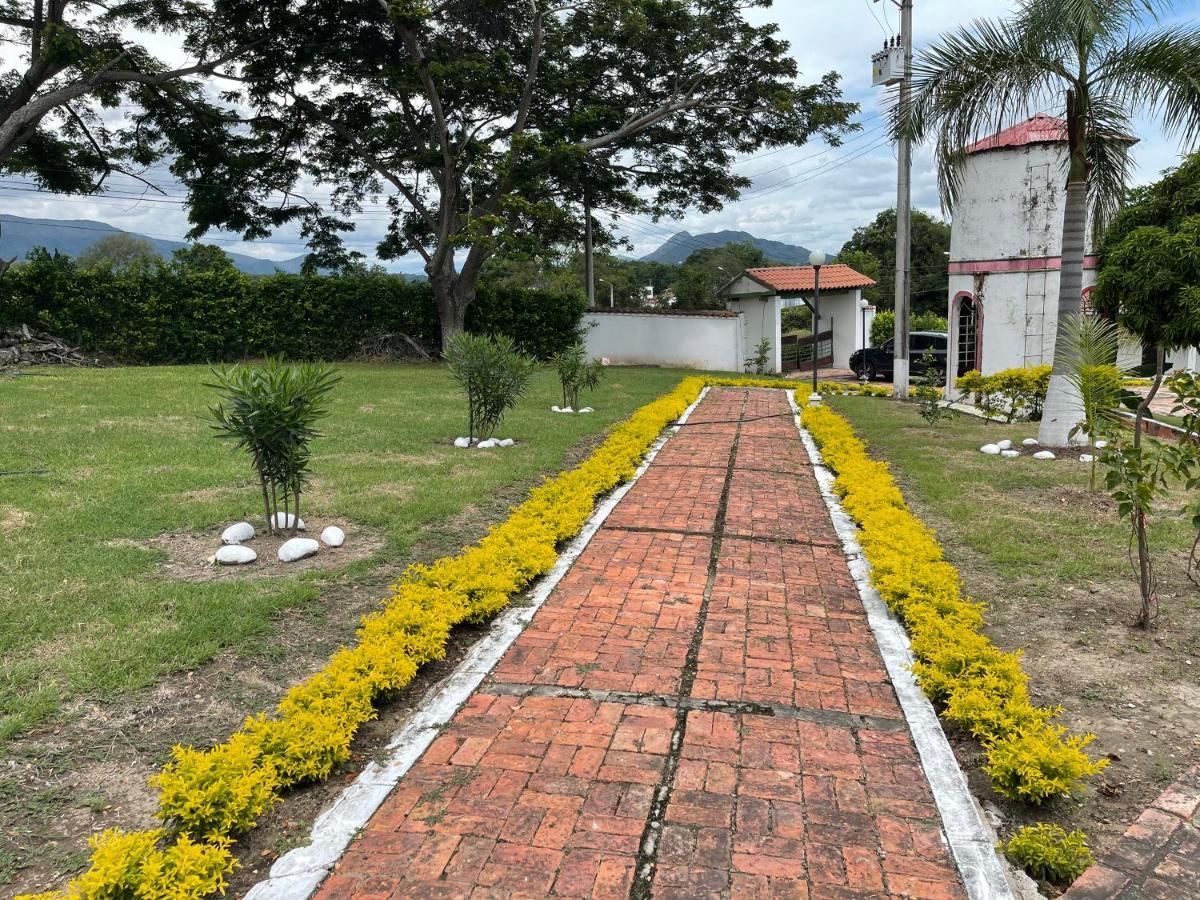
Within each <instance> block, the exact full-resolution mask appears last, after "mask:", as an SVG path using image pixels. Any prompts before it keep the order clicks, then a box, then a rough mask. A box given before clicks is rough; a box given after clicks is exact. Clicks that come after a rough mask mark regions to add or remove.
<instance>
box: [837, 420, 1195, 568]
mask: <svg viewBox="0 0 1200 900" xmlns="http://www.w3.org/2000/svg"><path fill="white" fill-rule="evenodd" d="M830 405H831V406H832V407H833V408H835V409H837V410H838V411H839V412H842V413H843V414H845V415H846V416H847V417H848V418H849V419H850V421H851V422H852V423H853V425H854V428H855V430H856V431H857V432H858V434H859V435H860V436H861V437H862V438H864V439H865V440H866V441H867V443H868V445H869V446H870V450H871V454H872V455H873V456H875V457H876V458H881V459H885V460H887V461H889V462H891V463H892V464H893V466H894V468H895V470H896V473H897V476H898V478H899V480H900V481H901V484H902V486H903V487H904V488H905V491H906V494H907V495H908V496H909V497H910V498H913V499H916V500H917V501H918V502H919V503H920V504H921V505H922V506H924V507H925V508H926V510H927V511H928V512H929V513H931V514H932V519H933V521H931V524H933V525H935V526H938V527H943V528H945V527H947V526H948V528H949V534H948V537H950V538H951V539H952V540H953V541H954V542H955V543H956V544H959V545H965V546H966V547H967V548H969V550H971V551H973V552H974V553H976V554H979V556H980V557H981V558H982V559H983V560H986V562H987V563H988V564H990V566H991V567H992V568H993V569H995V570H996V571H997V572H1002V573H1003V575H1004V577H1005V578H1007V579H1031V580H1032V581H1033V582H1035V583H1043V584H1052V583H1059V582H1068V583H1069V582H1078V581H1082V580H1086V579H1110V578H1125V577H1127V576H1128V574H1129V563H1128V560H1127V559H1126V556H1125V551H1126V545H1127V543H1128V539H1129V531H1128V529H1127V528H1126V526H1125V524H1124V523H1123V522H1121V521H1119V520H1118V519H1117V517H1116V515H1115V514H1110V512H1111V511H1110V510H1108V509H1106V508H1104V507H1105V506H1106V501H1107V498H1106V496H1105V495H1104V494H1103V493H1102V492H1101V494H1099V495H1095V496H1093V495H1091V494H1089V492H1088V466H1087V465H1086V464H1084V463H1081V462H1079V461H1078V460H1076V459H1069V460H1067V459H1063V460H1056V461H1054V462H1050V463H1047V462H1044V461H1041V460H1035V459H1029V458H1022V459H1015V460H1006V459H1002V458H1000V457H995V456H987V455H985V454H982V453H979V452H978V451H979V448H980V447H981V446H982V445H983V444H986V443H990V442H994V441H998V440H1001V439H1003V438H1009V439H1011V440H1012V441H1013V442H1014V443H1016V444H1020V442H1021V440H1022V439H1024V438H1029V437H1037V424H1036V423H1031V422H1026V423H1021V422H1017V423H1014V424H1012V425H1004V424H1002V423H991V422H985V421H983V420H982V419H978V418H975V417H973V416H967V415H958V416H956V417H954V418H953V419H950V420H949V421H946V422H942V423H940V424H939V425H938V426H937V427H936V428H932V429H931V428H930V426H928V425H927V424H925V422H924V421H923V420H922V419H921V417H920V416H919V415H918V413H917V408H916V406H915V405H910V404H898V403H890V402H880V401H879V400H878V399H876V398H870V397H834V398H832V399H831V400H830ZM1097 480H1098V482H1099V483H1100V484H1101V485H1103V472H1102V471H1099V472H1098V475H1097ZM1194 538H1195V533H1194V532H1193V531H1192V530H1191V528H1190V526H1189V525H1188V523H1186V522H1185V521H1184V520H1183V519H1182V517H1180V516H1179V515H1177V514H1176V513H1175V512H1174V511H1170V510H1166V511H1164V515H1162V516H1159V517H1158V518H1157V519H1156V520H1155V522H1154V525H1153V526H1152V539H1153V542H1154V544H1155V547H1156V548H1157V549H1158V550H1160V551H1167V552H1174V551H1183V550H1185V549H1186V548H1190V547H1191V543H1192V541H1193V540H1194Z"/></svg>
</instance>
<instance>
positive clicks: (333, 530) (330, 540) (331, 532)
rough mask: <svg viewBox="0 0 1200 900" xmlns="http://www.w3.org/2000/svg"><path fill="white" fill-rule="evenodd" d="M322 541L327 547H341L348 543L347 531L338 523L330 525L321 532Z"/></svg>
mask: <svg viewBox="0 0 1200 900" xmlns="http://www.w3.org/2000/svg"><path fill="white" fill-rule="evenodd" d="M321 543H322V544H324V545H325V546H326V547H340V546H342V544H344V543H346V532H344V531H342V529H340V528H338V527H337V526H336V525H330V526H329V527H328V528H326V529H325V530H324V531H322V532H321Z"/></svg>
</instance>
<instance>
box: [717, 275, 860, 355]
mask: <svg viewBox="0 0 1200 900" xmlns="http://www.w3.org/2000/svg"><path fill="white" fill-rule="evenodd" d="M816 281H817V278H816V270H815V269H814V268H813V267H812V266H772V267H770V268H762V269H747V270H746V271H745V272H743V273H742V274H741V275H739V276H737V277H736V278H734V279H733V281H731V282H730V283H729V284H727V285H726V286H725V287H724V288H722V289H721V296H722V297H724V298H725V306H726V308H728V309H730V310H732V311H734V312H737V313H739V314H741V317H742V327H743V328H744V335H743V340H742V343H743V346H744V347H745V348H746V355H747V356H752V355H754V353H755V351H756V349H757V347H758V345H759V342H761V341H762V339H763V338H766V339H767V341H768V343H769V346H770V351H769V352H770V362H769V363H768V370H769V371H771V372H779V373H782V372H792V371H795V370H797V369H810V368H811V359H812V350H811V346H810V345H809V344H808V343H807V342H805V341H803V340H797V339H796V338H785V337H784V336H783V319H782V313H783V310H785V309H789V308H791V307H795V306H807V307H808V308H809V309H810V310H812V308H813V305H814V301H815V297H816ZM875 283H876V282H875V281H874V280H873V279H871V278H869V277H867V276H866V275H863V274H862V273H861V272H856V271H855V270H854V269H852V268H850V267H849V266H846V265H841V264H840V263H834V264H831V265H827V266H822V267H821V311H820V317H819V318H818V319H817V320H816V321H815V322H814V331H815V332H816V333H817V335H818V340H817V346H818V351H819V352H818V360H817V364H818V365H819V366H822V367H833V368H839V369H848V368H849V367H850V356H851V355H852V354H853V353H854V351H856V350H859V349H861V348H862V347H863V346H865V345H867V344H868V343H869V342H870V337H871V322H872V321H874V319H875V307H873V306H867V307H865V308H864V307H863V305H862V303H861V301H862V292H863V288H868V287H873V286H874V285H875Z"/></svg>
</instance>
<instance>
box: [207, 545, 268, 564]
mask: <svg viewBox="0 0 1200 900" xmlns="http://www.w3.org/2000/svg"><path fill="white" fill-rule="evenodd" d="M214 558H215V559H216V561H217V562H219V563H220V564H221V565H223V566H244V565H247V564H249V563H252V562H254V561H255V560H256V559H258V554H257V553H255V552H254V550H253V548H251V547H243V546H242V545H241V544H226V545H225V546H224V547H222V548H221V549H220V550H218V551H217V555H216V556H215V557H214Z"/></svg>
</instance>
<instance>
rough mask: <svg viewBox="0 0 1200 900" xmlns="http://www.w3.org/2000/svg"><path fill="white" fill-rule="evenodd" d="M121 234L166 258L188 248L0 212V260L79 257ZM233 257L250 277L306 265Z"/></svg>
mask: <svg viewBox="0 0 1200 900" xmlns="http://www.w3.org/2000/svg"><path fill="white" fill-rule="evenodd" d="M121 233H124V234H131V235H133V236H134V237H136V238H139V239H140V240H143V241H145V242H146V243H148V244H149V245H150V246H151V247H153V248H154V251H155V252H156V253H158V254H159V255H160V256H162V257H163V258H164V259H170V257H171V254H172V253H173V252H175V251H176V250H179V249H181V248H183V247H187V246H188V244H186V243H184V242H183V241H168V240H163V239H162V238H152V237H146V235H144V234H137V233H136V232H132V231H129V232H127V231H125V230H124V229H123V228H115V227H113V226H112V225H109V224H108V223H107V222H96V221H94V220H92V219H26V218H24V217H22V216H10V215H8V214H7V213H0V259H3V260H9V259H13V258H14V257H15V258H16V259H18V260H22V259H24V258H25V257H26V255H27V254H28V253H29V251H30V250H33V249H34V248H35V247H45V248H46V249H47V250H50V251H54V250H57V251H58V252H59V253H64V254H66V255H68V256H79V255H80V254H81V253H83V252H84V251H85V250H87V248H88V247H90V246H92V244H94V243H96V242H97V241H98V240H100V239H101V238H103V237H105V236H107V235H110V234H121ZM229 258H230V259H231V260H233V264H234V265H235V266H237V267H238V268H239V269H241V270H242V271H243V272H246V273H247V274H250V275H270V274H272V273H273V272H274V271H275V270H276V269H278V270H280V271H281V272H299V271H300V267H301V265H303V264H304V256H294V257H292V258H290V259H281V260H272V259H260V258H258V257H255V256H246V255H245V254H244V253H230V254H229Z"/></svg>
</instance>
